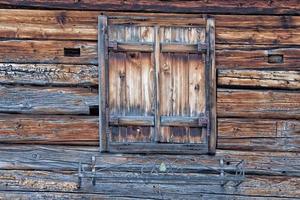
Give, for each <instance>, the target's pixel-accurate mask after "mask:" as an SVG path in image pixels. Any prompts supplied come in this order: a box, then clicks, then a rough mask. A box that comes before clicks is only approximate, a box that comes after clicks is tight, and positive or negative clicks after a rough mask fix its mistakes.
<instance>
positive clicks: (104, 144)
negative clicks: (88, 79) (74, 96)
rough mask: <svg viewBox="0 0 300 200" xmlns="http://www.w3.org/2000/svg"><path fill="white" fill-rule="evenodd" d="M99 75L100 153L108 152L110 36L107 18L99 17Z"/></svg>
mask: <svg viewBox="0 0 300 200" xmlns="http://www.w3.org/2000/svg"><path fill="white" fill-rule="evenodd" d="M98 30H99V32H100V34H98V63H99V64H98V65H99V66H98V73H99V76H98V77H99V144H100V151H107V150H108V132H107V131H108V113H107V110H106V109H107V107H106V106H107V105H106V104H107V94H108V83H107V81H106V77H107V76H108V71H107V69H108V36H107V32H108V30H107V17H106V16H99V17H98Z"/></svg>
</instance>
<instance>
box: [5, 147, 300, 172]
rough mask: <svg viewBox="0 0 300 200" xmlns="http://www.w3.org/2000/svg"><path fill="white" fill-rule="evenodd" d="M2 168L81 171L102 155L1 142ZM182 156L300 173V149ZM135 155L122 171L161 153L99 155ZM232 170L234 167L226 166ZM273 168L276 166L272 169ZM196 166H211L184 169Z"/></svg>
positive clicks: (117, 158) (112, 158)
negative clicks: (132, 163)
mask: <svg viewBox="0 0 300 200" xmlns="http://www.w3.org/2000/svg"><path fill="white" fill-rule="evenodd" d="M0 152H1V161H0V168H1V170H6V169H7V170H20V169H22V170H34V169H36V170H42V171H77V170H78V162H79V161H81V162H82V164H91V157H92V156H97V155H99V151H98V147H96V146H67V145H13V144H7V145H5V144H2V145H1V146H0ZM166 157H167V158H168V159H170V161H173V160H176V159H178V158H180V157H181V155H166ZM185 158H186V159H182V162H180V161H179V163H184V162H186V160H188V159H191V160H194V161H196V162H201V163H204V164H207V165H210V166H211V167H216V168H218V167H219V163H218V162H215V161H217V160H218V159H220V158H225V159H227V160H241V159H242V160H245V161H246V168H245V170H246V173H247V174H248V175H269V176H272V175H273V176H274V175H283V176H292V177H298V176H299V167H298V166H299V153H294V152H255V151H239V150H235V151H233V150H217V152H216V155H215V156H209V155H196V156H194V155H185ZM131 159H140V161H139V162H138V163H136V164H137V165H136V166H132V165H131V164H128V165H126V164H125V165H124V166H120V171H134V170H138V168H137V166H142V165H143V164H144V163H145V162H148V161H155V160H156V159H157V155H147V156H145V155H144V156H143V155H137V154H102V156H101V157H100V158H99V160H100V162H99V165H100V166H103V167H108V165H109V164H108V163H112V164H121V163H124V162H128V161H130V160H131ZM46 163H47V164H46ZM225 167H226V169H228V170H230V169H231V168H230V167H227V166H225ZM270 169H272V170H270ZM195 170H199V171H200V172H201V171H202V170H207V169H206V168H205V167H203V166H198V165H196V166H194V167H193V168H187V169H184V172H186V173H189V172H190V173H192V172H195Z"/></svg>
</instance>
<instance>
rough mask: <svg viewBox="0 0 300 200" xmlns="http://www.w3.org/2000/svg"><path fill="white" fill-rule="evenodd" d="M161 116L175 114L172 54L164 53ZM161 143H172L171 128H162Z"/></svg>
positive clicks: (160, 96) (162, 60)
mask: <svg viewBox="0 0 300 200" xmlns="http://www.w3.org/2000/svg"><path fill="white" fill-rule="evenodd" d="M159 67H160V69H159V74H160V80H159V87H160V94H159V98H160V104H161V106H160V112H159V113H160V115H161V116H171V115H172V113H173V109H172V108H173V84H172V81H173V79H172V57H171V54H170V53H162V54H161V60H160V66H159ZM160 132H161V133H160V141H161V142H170V136H171V135H170V127H164V126H161V129H160Z"/></svg>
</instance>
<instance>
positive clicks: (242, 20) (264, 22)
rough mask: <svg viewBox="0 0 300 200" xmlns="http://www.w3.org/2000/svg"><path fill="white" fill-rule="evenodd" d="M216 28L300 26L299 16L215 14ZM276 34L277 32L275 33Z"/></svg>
mask: <svg viewBox="0 0 300 200" xmlns="http://www.w3.org/2000/svg"><path fill="white" fill-rule="evenodd" d="M214 17H215V20H216V29H218V28H228V29H238V30H245V29H249V28H250V29H259V30H260V31H262V32H263V31H264V30H266V29H268V30H269V29H292V28H300V17H299V16H287V15H282V16H267V15H214ZM274 34H276V33H274Z"/></svg>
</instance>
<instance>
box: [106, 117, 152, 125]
mask: <svg viewBox="0 0 300 200" xmlns="http://www.w3.org/2000/svg"><path fill="white" fill-rule="evenodd" d="M109 124H110V125H115V126H116V125H119V126H121V125H124V126H126V125H127V126H154V117H151V116H110V119H109Z"/></svg>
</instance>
